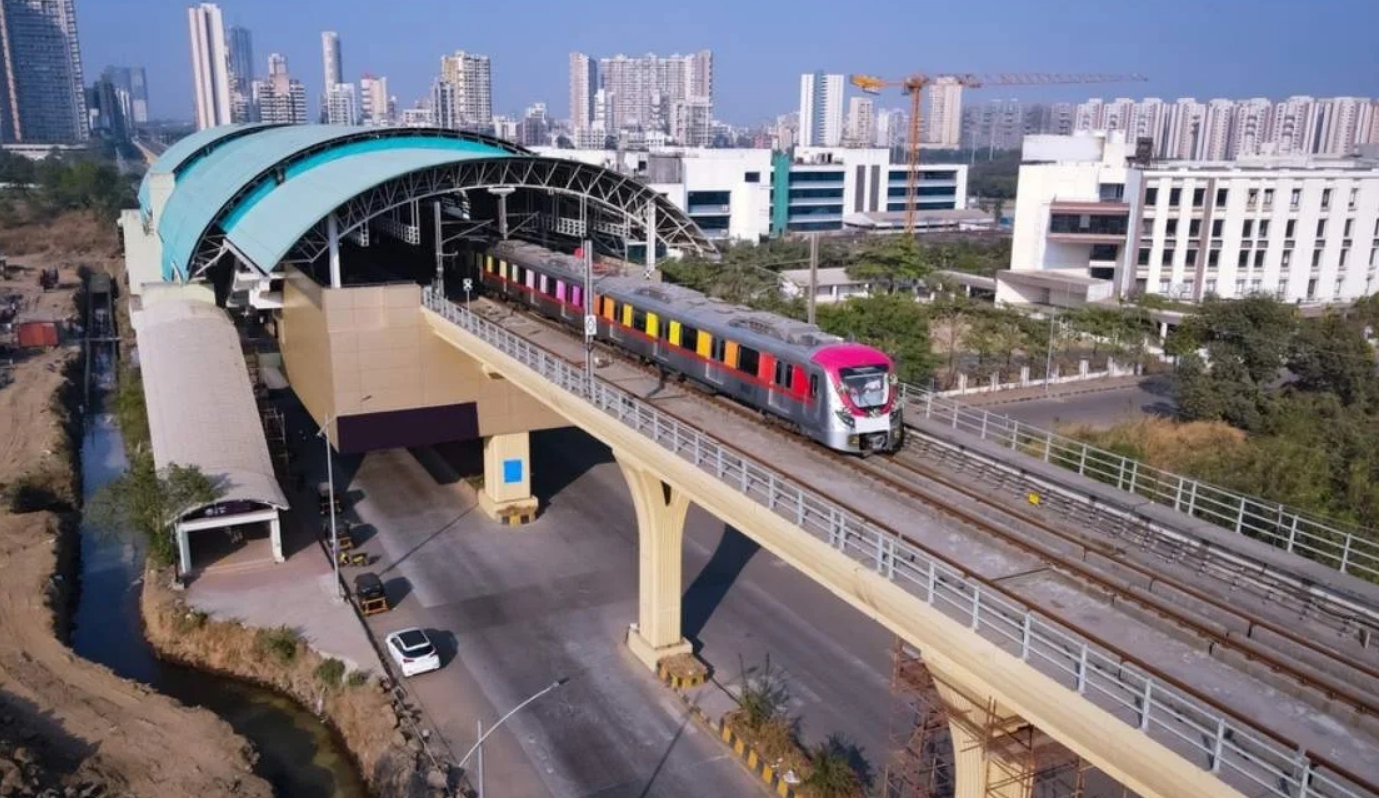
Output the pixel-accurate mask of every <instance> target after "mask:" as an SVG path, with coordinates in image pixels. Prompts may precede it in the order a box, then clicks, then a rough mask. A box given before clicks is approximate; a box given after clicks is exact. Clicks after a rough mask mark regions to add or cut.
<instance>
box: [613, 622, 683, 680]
mask: <svg viewBox="0 0 1379 798" xmlns="http://www.w3.org/2000/svg"><path fill="white" fill-rule="evenodd" d="M627 647H628V648H629V649H631V650H632V656H634V657H636V658H637V659H638V660H639V661H640V662H641V663H642V664H643V665H645V666H646V667H647V669H648V670H650V671H652V672H656V666H657V664H659V663H660V661H661V660H663V659H665V658H667V657H673V656H676V655H677V654H691V653H693V652H694V645H693V644H692V643H690V641H688V640H686V639H685V638H683V637H682V638H680V640H679V641H678V642H675V643H671V644H670V645H668V646H661V647H660V648H657V647H655V646H653V645H651V643H650V641H648V640H647V639H646V638H645V637H642V632H641V630H640V629H638V628H637V624H635V623H634V624H632V625H631V626H629V627H628V628H627Z"/></svg>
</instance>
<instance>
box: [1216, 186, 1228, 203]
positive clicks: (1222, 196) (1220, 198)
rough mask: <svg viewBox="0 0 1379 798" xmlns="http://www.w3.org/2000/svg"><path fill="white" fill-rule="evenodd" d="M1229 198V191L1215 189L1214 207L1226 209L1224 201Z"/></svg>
mask: <svg viewBox="0 0 1379 798" xmlns="http://www.w3.org/2000/svg"><path fill="white" fill-rule="evenodd" d="M1229 197H1230V191H1229V190H1228V189H1224V188H1218V189H1216V207H1218V208H1224V207H1226V199H1227V198H1229Z"/></svg>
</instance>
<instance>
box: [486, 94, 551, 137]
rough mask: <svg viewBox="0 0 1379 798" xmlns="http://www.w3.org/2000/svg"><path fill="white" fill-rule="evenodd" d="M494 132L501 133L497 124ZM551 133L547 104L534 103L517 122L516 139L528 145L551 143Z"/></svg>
mask: <svg viewBox="0 0 1379 798" xmlns="http://www.w3.org/2000/svg"><path fill="white" fill-rule="evenodd" d="M494 133H495V135H500V134H498V131H497V128H496V126H495V129H494ZM550 133H551V125H550V119H549V118H548V117H547V114H546V104H545V103H533V104H532V105H531V106H529V107H528V108H527V111H526V113H525V114H523V115H522V121H521V122H519V123H517V136H516V141H517V143H518V144H521V145H523V146H526V147H544V146H546V145H547V144H550V143H551V142H550V138H551V136H550Z"/></svg>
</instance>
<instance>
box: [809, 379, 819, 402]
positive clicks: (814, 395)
mask: <svg viewBox="0 0 1379 798" xmlns="http://www.w3.org/2000/svg"><path fill="white" fill-rule="evenodd" d="M809 398H810V399H818V398H819V375H818V374H810V375H809Z"/></svg>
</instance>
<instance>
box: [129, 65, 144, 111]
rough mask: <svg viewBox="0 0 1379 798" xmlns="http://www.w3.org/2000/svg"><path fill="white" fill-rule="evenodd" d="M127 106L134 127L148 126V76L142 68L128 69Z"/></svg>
mask: <svg viewBox="0 0 1379 798" xmlns="http://www.w3.org/2000/svg"><path fill="white" fill-rule="evenodd" d="M129 106H130V116H131V118H132V119H133V122H134V124H135V125H146V124H148V75H147V74H146V73H145V72H144V68H143V67H130V70H129Z"/></svg>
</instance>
